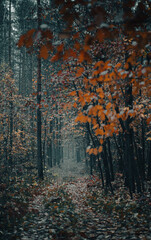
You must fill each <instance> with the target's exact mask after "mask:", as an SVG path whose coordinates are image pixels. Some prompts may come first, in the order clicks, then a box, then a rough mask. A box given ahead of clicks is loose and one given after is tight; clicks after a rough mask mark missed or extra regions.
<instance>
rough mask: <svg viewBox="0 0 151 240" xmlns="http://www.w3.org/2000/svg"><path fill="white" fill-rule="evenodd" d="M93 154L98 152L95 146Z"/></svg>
mask: <svg viewBox="0 0 151 240" xmlns="http://www.w3.org/2000/svg"><path fill="white" fill-rule="evenodd" d="M93 154H94V155H95V156H96V155H97V154H98V150H97V148H94V149H93Z"/></svg>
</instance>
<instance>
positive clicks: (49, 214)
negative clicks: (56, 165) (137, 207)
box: [19, 176, 151, 240]
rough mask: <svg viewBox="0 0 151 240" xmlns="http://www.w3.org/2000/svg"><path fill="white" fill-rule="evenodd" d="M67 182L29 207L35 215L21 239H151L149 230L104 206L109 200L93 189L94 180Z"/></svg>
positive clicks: (28, 219) (50, 188)
mask: <svg viewBox="0 0 151 240" xmlns="http://www.w3.org/2000/svg"><path fill="white" fill-rule="evenodd" d="M70 177H71V176H70ZM67 178H69V176H68V177H67V176H66V181H64V183H63V184H62V185H58V182H57V183H55V184H54V185H49V186H46V187H45V189H43V191H42V192H41V194H39V195H37V196H35V198H34V200H33V201H32V202H31V203H30V206H29V211H30V212H32V213H31V215H29V216H27V217H26V219H25V221H24V225H23V226H22V234H21V238H19V239H21V240H87V239H89V240H106V239H108V240H149V239H151V238H150V236H151V233H149V232H148V230H147V228H146V230H145V228H143V227H142V229H141V228H140V227H139V226H138V225H137V226H136V227H135V223H134V222H132V221H133V220H132V219H131V217H130V218H129V217H128V215H127V216H126V217H124V216H122V215H117V213H116V212H112V210H111V211H110V203H109V204H108V203H106V204H105V205H103V201H104V202H106V201H108V200H109V199H107V198H106V200H104V199H103V198H102V196H101V191H100V188H97V187H95V186H92V187H91V185H90V184H91V182H92V181H91V179H90V177H89V178H88V177H82V178H74V179H72V181H71V180H70V181H68V180H69V179H67ZM62 179H63V178H62ZM96 193H97V194H100V195H96ZM99 196H100V198H99ZM98 198H99V199H98ZM101 204H102V205H101ZM106 207H107V209H105V208H106ZM31 210H34V211H31ZM128 214H129V211H128ZM140 226H141V225H140ZM142 226H143V225H142ZM136 228H138V230H137V229H136ZM137 231H138V233H137Z"/></svg>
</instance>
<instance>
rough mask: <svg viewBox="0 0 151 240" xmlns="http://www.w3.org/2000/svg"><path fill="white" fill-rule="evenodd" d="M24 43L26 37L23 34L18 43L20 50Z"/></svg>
mask: <svg viewBox="0 0 151 240" xmlns="http://www.w3.org/2000/svg"><path fill="white" fill-rule="evenodd" d="M24 41H25V35H24V34H23V35H22V36H21V37H20V39H19V41H18V43H17V45H18V47H19V48H20V47H22V46H23V45H24Z"/></svg>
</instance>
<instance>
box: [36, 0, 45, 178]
mask: <svg viewBox="0 0 151 240" xmlns="http://www.w3.org/2000/svg"><path fill="white" fill-rule="evenodd" d="M37 16H38V30H40V25H41V6H40V0H37ZM37 63H38V74H37V75H38V76H37V168H38V178H39V179H43V178H44V176H43V160H42V143H41V110H40V105H41V58H40V57H39V56H37Z"/></svg>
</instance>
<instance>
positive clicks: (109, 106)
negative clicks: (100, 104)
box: [106, 102, 112, 110]
mask: <svg viewBox="0 0 151 240" xmlns="http://www.w3.org/2000/svg"><path fill="white" fill-rule="evenodd" d="M111 106H112V103H110V102H109V103H108V104H107V105H106V109H107V110H108V109H110V108H111Z"/></svg>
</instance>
